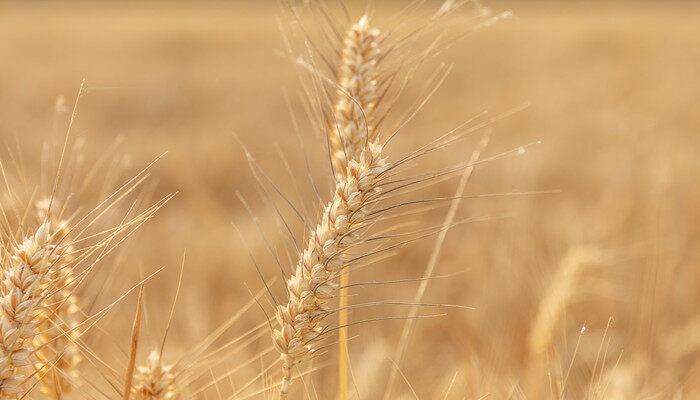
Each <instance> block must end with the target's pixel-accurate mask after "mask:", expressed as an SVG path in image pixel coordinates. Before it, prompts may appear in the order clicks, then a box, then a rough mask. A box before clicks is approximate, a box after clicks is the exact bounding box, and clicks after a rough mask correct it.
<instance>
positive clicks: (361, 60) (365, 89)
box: [329, 14, 381, 176]
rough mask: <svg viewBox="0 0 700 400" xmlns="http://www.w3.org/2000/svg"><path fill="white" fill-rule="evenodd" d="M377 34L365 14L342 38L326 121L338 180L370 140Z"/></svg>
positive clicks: (375, 95) (376, 94) (375, 91)
mask: <svg viewBox="0 0 700 400" xmlns="http://www.w3.org/2000/svg"><path fill="white" fill-rule="evenodd" d="M378 36H379V30H377V29H374V28H370V24H369V17H368V16H367V15H366V14H365V15H363V16H362V18H360V20H359V21H358V22H357V23H355V24H354V25H353V26H352V27H351V28H350V29H348V31H347V32H346V34H345V39H344V42H343V50H342V62H341V65H340V69H339V71H338V88H337V89H336V95H337V98H336V101H335V104H334V105H333V120H331V121H330V133H331V134H330V138H329V142H330V148H331V158H332V161H333V168H334V172H335V174H336V175H338V176H342V175H343V174H345V172H346V171H347V165H348V161H349V160H352V159H353V158H357V157H358V156H359V153H360V151H361V150H362V148H363V147H364V144H365V143H367V142H369V141H372V139H373V137H374V126H373V125H374V124H373V122H374V111H375V107H376V105H377V102H378V100H379V88H378V84H377V78H378V76H379V73H378V68H377V63H378V61H379V56H380V55H381V52H380V50H379V47H378V46H377V38H378Z"/></svg>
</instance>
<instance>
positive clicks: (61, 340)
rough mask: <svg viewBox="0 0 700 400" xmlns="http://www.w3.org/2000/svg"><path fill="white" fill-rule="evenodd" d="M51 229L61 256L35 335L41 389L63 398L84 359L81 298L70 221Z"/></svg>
mask: <svg viewBox="0 0 700 400" xmlns="http://www.w3.org/2000/svg"><path fill="white" fill-rule="evenodd" d="M47 206H48V203H47V202H40V203H39V204H38V216H39V219H40V220H46V218H48V215H47V212H46V211H47ZM55 225H56V226H57V228H56V229H55V230H54V231H53V232H51V236H50V239H49V241H50V243H51V244H52V245H53V246H57V245H58V244H59V243H61V250H62V251H61V258H60V260H57V262H55V263H53V264H52V265H51V267H50V268H49V270H48V272H47V275H48V278H49V279H47V280H46V287H45V291H46V293H47V298H46V300H45V301H44V303H45V305H44V307H43V308H42V312H44V315H45V318H44V320H43V322H42V323H41V324H40V326H39V332H41V333H40V334H38V335H37V336H36V337H35V339H34V342H35V343H34V347H35V348H37V349H38V350H37V351H36V357H37V362H36V366H35V367H36V369H37V370H38V373H37V374H36V376H37V377H39V378H40V380H41V382H40V383H39V391H40V392H41V393H42V394H44V395H45V396H47V397H49V398H53V399H60V398H62V397H63V396H64V395H66V394H68V393H70V392H71V391H72V390H73V385H71V382H76V381H77V378H78V365H79V364H80V361H81V360H82V356H81V354H80V349H79V347H78V345H77V344H76V341H77V340H78V338H77V332H76V330H75V329H76V328H77V327H78V326H79V323H80V322H79V320H78V317H79V311H80V309H79V308H78V298H77V296H76V295H74V293H73V291H72V290H73V288H74V283H75V277H74V275H73V270H72V268H71V267H70V263H71V261H72V258H73V257H72V252H73V248H72V246H71V245H70V244H64V242H65V239H66V235H67V234H68V222H67V221H60V222H58V223H57V224H55Z"/></svg>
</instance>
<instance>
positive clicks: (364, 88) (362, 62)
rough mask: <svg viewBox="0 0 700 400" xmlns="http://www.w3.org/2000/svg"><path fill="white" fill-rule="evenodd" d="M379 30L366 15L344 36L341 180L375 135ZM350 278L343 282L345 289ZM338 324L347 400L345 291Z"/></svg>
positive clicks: (333, 139) (337, 146) (333, 129)
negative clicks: (374, 27) (348, 165)
mask: <svg viewBox="0 0 700 400" xmlns="http://www.w3.org/2000/svg"><path fill="white" fill-rule="evenodd" d="M378 36H379V30H377V29H373V28H370V25H369V17H368V16H367V14H365V15H363V16H362V17H361V18H360V20H359V21H358V22H357V23H355V24H354V25H353V26H352V27H350V29H348V30H347V32H346V33H345V39H344V41H343V50H342V60H341V64H340V67H339V70H338V88H337V89H336V101H335V104H334V105H333V120H332V121H331V124H330V125H331V126H330V127H329V128H330V129H329V132H330V140H329V143H330V146H331V151H330V153H331V156H332V163H333V168H334V170H335V174H336V176H338V177H342V176H344V174H345V173H346V172H347V161H348V160H351V159H353V158H354V157H355V156H356V155H359V154H358V153H359V150H360V149H361V148H362V146H363V144H364V143H366V141H365V138H366V140H370V136H371V134H372V133H373V132H374V128H375V127H374V114H375V108H376V106H377V102H378V99H379V95H378V93H379V88H378V83H377V77H378V68H377V63H378V60H379V56H380V53H381V52H380V50H379V48H378V46H377V38H378ZM349 280H350V277H349V274H347V273H346V274H343V275H342V276H341V278H340V286H341V287H345V286H347V285H348V283H350V282H349ZM339 298H340V304H339V308H340V313H339V316H338V320H339V324H340V326H341V327H342V328H341V329H340V330H339V332H338V334H339V342H340V346H339V349H338V351H339V353H338V375H339V381H340V393H341V399H342V400H345V399H347V386H348V384H347V376H348V372H347V365H348V361H347V352H348V350H347V340H348V328H347V324H348V316H347V314H348V311H347V293H346V289H341V290H340V293H339Z"/></svg>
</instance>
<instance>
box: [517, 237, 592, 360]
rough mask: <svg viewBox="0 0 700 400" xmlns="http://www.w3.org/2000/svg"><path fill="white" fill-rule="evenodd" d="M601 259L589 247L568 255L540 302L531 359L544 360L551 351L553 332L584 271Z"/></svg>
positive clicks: (534, 324) (535, 322)
mask: <svg viewBox="0 0 700 400" xmlns="http://www.w3.org/2000/svg"><path fill="white" fill-rule="evenodd" d="M599 258H600V252H599V251H598V250H597V249H595V248H592V247H588V246H577V247H573V248H571V249H569V250H568V251H567V253H566V255H565V256H564V258H563V259H562V261H561V264H560V266H559V270H558V272H557V274H556V276H555V277H554V279H553V280H552V284H551V286H550V289H549V291H547V293H546V294H545V296H544V297H543V298H542V299H541V300H540V303H539V309H538V311H537V316H536V317H535V321H534V322H533V324H532V328H531V330H530V335H529V337H528V349H529V352H530V355H531V356H532V357H535V358H536V357H541V356H542V355H544V354H545V353H546V352H547V351H548V350H549V347H550V345H551V341H552V336H553V334H554V330H555V329H556V327H557V324H558V323H559V321H560V320H561V317H562V315H563V314H564V311H565V310H566V308H567V307H568V306H569V303H570V302H571V299H572V298H573V296H574V294H575V292H576V289H577V285H578V283H579V280H580V277H581V275H582V273H583V272H584V267H585V266H586V265H587V264H590V263H592V262H594V261H596V260H598V259H599Z"/></svg>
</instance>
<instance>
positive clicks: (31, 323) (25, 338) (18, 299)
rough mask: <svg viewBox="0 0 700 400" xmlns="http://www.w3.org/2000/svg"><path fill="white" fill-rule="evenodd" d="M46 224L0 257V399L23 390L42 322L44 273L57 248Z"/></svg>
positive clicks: (48, 268) (47, 277)
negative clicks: (0, 283)
mask: <svg viewBox="0 0 700 400" xmlns="http://www.w3.org/2000/svg"><path fill="white" fill-rule="evenodd" d="M50 231H51V229H50V226H49V223H48V222H46V223H44V224H42V225H41V226H40V227H39V229H37V231H36V233H35V234H34V235H32V236H30V237H27V238H25V239H24V241H22V243H21V244H19V245H16V246H13V249H12V254H11V255H10V256H9V257H7V258H6V259H4V260H3V264H4V265H3V269H2V286H1V290H2V297H1V298H0V308H1V309H0V312H1V313H2V315H0V340H2V343H0V347H1V348H2V358H0V399H10V398H13V397H14V396H16V395H18V394H20V393H22V392H23V391H24V388H23V386H24V385H23V384H24V382H25V380H26V378H27V377H26V376H25V375H24V372H23V369H25V367H28V366H30V365H32V360H31V356H32V352H33V350H34V346H33V339H34V337H35V336H36V334H37V331H38V327H39V325H40V324H41V323H42V322H44V321H43V318H42V316H43V311H42V304H41V303H42V301H43V300H44V297H45V291H46V287H47V284H46V283H47V282H46V281H47V280H48V279H49V276H48V272H49V270H50V269H51V266H52V265H53V264H54V263H55V262H57V261H58V259H59V258H60V255H61V250H60V249H57V248H56V247H55V246H54V245H52V244H51V241H50V239H51V236H50Z"/></svg>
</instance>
